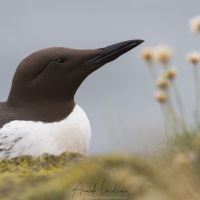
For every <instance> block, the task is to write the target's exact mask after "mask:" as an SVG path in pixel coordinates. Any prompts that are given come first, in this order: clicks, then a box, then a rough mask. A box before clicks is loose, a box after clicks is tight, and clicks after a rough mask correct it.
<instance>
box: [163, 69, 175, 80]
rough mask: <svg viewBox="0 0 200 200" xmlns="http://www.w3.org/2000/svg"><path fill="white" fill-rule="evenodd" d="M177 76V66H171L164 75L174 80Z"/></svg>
mask: <svg viewBox="0 0 200 200" xmlns="http://www.w3.org/2000/svg"><path fill="white" fill-rule="evenodd" d="M176 76H177V70H176V69H175V68H169V69H167V70H166V71H165V73H164V77H165V78H166V79H167V80H173V79H174V78H175V77H176Z"/></svg>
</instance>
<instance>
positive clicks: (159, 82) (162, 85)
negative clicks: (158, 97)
mask: <svg viewBox="0 0 200 200" xmlns="http://www.w3.org/2000/svg"><path fill="white" fill-rule="evenodd" d="M156 85H157V86H158V87H159V88H161V89H166V88H168V86H169V81H168V79H167V78H165V77H160V78H158V79H157V81H156Z"/></svg>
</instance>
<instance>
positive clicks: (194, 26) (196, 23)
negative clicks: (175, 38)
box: [189, 16, 200, 34]
mask: <svg viewBox="0 0 200 200" xmlns="http://www.w3.org/2000/svg"><path fill="white" fill-rule="evenodd" d="M189 26H190V31H191V32H192V33H194V34H197V33H200V16H196V17H193V18H191V19H190V20H189Z"/></svg>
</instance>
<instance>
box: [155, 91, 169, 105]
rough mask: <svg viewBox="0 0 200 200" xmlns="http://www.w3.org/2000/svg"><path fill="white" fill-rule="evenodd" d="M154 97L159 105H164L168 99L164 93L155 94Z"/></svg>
mask: <svg viewBox="0 0 200 200" xmlns="http://www.w3.org/2000/svg"><path fill="white" fill-rule="evenodd" d="M154 97H155V99H156V100H157V101H158V102H159V103H165V102H166V101H167V99H168V97H167V94H166V93H164V92H156V93H155V94H154Z"/></svg>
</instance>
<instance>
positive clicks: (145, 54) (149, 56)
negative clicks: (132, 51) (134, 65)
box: [141, 48, 154, 62]
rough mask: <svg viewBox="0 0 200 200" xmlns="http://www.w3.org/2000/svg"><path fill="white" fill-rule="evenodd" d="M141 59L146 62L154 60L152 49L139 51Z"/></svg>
mask: <svg viewBox="0 0 200 200" xmlns="http://www.w3.org/2000/svg"><path fill="white" fill-rule="evenodd" d="M141 57H142V58H143V59H144V60H145V61H147V62H152V61H153V59H154V55H153V49H152V48H145V49H143V50H142V51H141Z"/></svg>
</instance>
